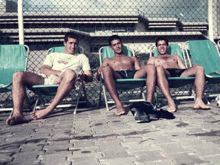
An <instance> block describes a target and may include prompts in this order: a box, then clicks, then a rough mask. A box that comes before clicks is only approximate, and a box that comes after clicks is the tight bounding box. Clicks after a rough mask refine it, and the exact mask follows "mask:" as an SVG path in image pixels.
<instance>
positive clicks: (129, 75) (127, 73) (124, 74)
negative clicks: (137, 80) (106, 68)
mask: <svg viewBox="0 0 220 165" xmlns="http://www.w3.org/2000/svg"><path fill="white" fill-rule="evenodd" d="M116 72H117V73H118V74H119V75H120V76H121V78H122V79H128V78H134V75H135V73H136V72H137V70H120V71H116Z"/></svg>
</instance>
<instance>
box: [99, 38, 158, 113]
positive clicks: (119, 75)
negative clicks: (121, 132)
mask: <svg viewBox="0 0 220 165" xmlns="http://www.w3.org/2000/svg"><path fill="white" fill-rule="evenodd" d="M109 45H110V48H111V49H112V50H113V51H114V53H115V56H114V57H112V58H105V59H104V60H103V63H102V65H101V66H100V68H99V69H98V73H97V79H98V80H99V79H100V75H101V73H102V74H103V78H104V84H105V86H106V88H107V90H108V92H109V94H110V95H111V97H112V99H113V100H114V102H115V104H116V108H117V112H116V113H115V114H116V115H117V116H120V115H123V114H125V109H124V107H123V105H122V102H121V101H120V99H119V95H118V93H117V89H116V85H115V80H114V79H123V78H146V88H147V100H146V101H147V102H152V97H153V93H154V89H155V84H156V69H155V66H154V65H145V66H143V67H141V66H140V63H139V61H138V60H137V58H136V57H128V56H126V55H124V54H123V51H122V47H123V43H122V39H121V37H119V36H117V35H113V36H111V37H110V38H109Z"/></svg>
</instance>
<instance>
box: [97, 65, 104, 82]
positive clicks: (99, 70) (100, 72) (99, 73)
mask: <svg viewBox="0 0 220 165" xmlns="http://www.w3.org/2000/svg"><path fill="white" fill-rule="evenodd" d="M102 73H103V72H102V68H101V67H100V68H99V69H98V72H97V75H96V78H97V80H100V75H101V74H102Z"/></svg>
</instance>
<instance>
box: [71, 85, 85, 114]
mask: <svg viewBox="0 0 220 165" xmlns="http://www.w3.org/2000/svg"><path fill="white" fill-rule="evenodd" d="M82 89H83V85H81V86H80V88H79V93H78V96H77V100H76V105H75V109H74V112H73V114H74V115H75V114H76V111H77V108H78V104H79V99H80V97H81V91H82Z"/></svg>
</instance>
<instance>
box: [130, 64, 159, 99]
mask: <svg viewBox="0 0 220 165" xmlns="http://www.w3.org/2000/svg"><path fill="white" fill-rule="evenodd" d="M156 75H157V73H156V69H155V66H154V65H149V64H148V65H145V66H143V67H142V68H141V69H140V70H138V71H137V72H136V73H135V75H134V78H146V90H147V99H146V101H147V102H152V100H153V94H154V90H155V85H156Z"/></svg>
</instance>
